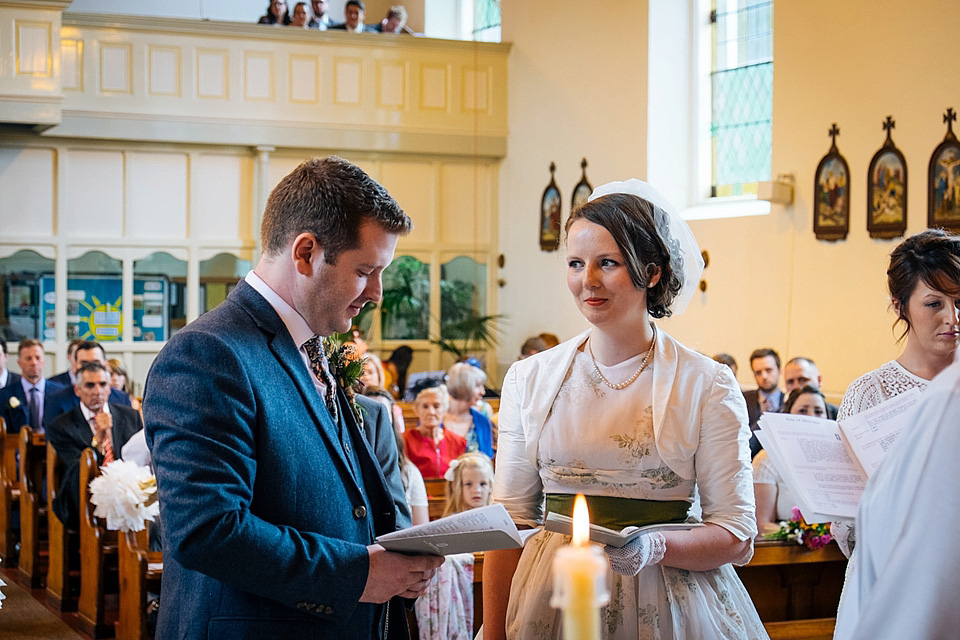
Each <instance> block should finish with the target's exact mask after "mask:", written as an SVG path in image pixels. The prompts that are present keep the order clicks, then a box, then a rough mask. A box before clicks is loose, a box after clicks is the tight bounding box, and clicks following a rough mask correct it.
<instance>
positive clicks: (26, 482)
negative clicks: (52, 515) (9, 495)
mask: <svg viewBox="0 0 960 640" xmlns="http://www.w3.org/2000/svg"><path fill="white" fill-rule="evenodd" d="M18 444H19V452H20V564H19V567H18V568H17V579H18V580H19V581H20V583H21V584H23V585H24V586H27V587H29V588H31V589H37V588H39V587H40V585H41V583H42V581H43V575H44V570H45V569H46V567H42V566H41V552H42V551H43V550H44V549H45V548H46V546H47V535H46V531H45V530H44V528H43V527H42V525H43V524H44V523H45V522H46V519H47V506H46V504H45V501H44V500H43V497H45V496H41V491H42V490H43V477H44V475H45V474H46V448H47V439H46V437H45V436H44V435H43V434H42V433H34V431H33V429H31V428H30V427H27V426H24V427H23V428H22V429H20V439H19V443H18Z"/></svg>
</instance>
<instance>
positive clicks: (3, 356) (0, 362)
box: [0, 338, 20, 389]
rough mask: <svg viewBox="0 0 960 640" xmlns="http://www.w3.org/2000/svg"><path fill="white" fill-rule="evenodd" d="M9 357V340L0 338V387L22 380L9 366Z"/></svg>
mask: <svg viewBox="0 0 960 640" xmlns="http://www.w3.org/2000/svg"><path fill="white" fill-rule="evenodd" d="M7 357H8V354H7V341H6V340H4V339H3V338H0V389H3V388H4V387H6V386H9V385H11V384H13V383H14V382H18V381H19V380H20V376H19V374H16V373H14V372H13V371H10V370H9V369H8V368H7Z"/></svg>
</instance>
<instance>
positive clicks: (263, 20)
mask: <svg viewBox="0 0 960 640" xmlns="http://www.w3.org/2000/svg"><path fill="white" fill-rule="evenodd" d="M259 24H272V25H274V26H275V27H279V26H286V25H288V24H290V14H289V13H287V3H286V2H285V1H284V0H270V4H268V5H267V13H266V15H263V16H260V20H259Z"/></svg>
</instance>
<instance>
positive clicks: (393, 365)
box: [383, 344, 413, 400]
mask: <svg viewBox="0 0 960 640" xmlns="http://www.w3.org/2000/svg"><path fill="white" fill-rule="evenodd" d="M411 362H413V349H411V348H410V347H408V346H407V345H405V344H402V345H400V346H399V347H397V348H396V349H394V350H393V353H391V354H390V357H389V358H387V359H386V360H385V361H384V363H383V373H384V379H383V388H384V389H386V390H387V391H389V392H390V394H391V395H392V396H393V397H394V398H395V399H397V400H399V399H401V398H403V394H404V392H405V391H406V390H407V371H408V370H409V369H410V363H411Z"/></svg>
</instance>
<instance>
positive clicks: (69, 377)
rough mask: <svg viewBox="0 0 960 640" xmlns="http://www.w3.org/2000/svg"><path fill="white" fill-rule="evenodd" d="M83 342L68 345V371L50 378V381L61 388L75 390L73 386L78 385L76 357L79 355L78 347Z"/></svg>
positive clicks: (72, 341) (73, 341)
mask: <svg viewBox="0 0 960 640" xmlns="http://www.w3.org/2000/svg"><path fill="white" fill-rule="evenodd" d="M81 342H83V340H71V341H70V344H68V345H67V370H66V371H61V372H60V373H58V374H57V375H55V376H50V378H48V379H49V380H52V381H53V382H56V383H57V384H59V385H60V386H63V387H69V388H71V389H73V385H75V384H76V383H77V378H76V376H77V366H76V364H75V362H76V361H75V359H74V356H76V355H77V345H78V344H80V343H81Z"/></svg>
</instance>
